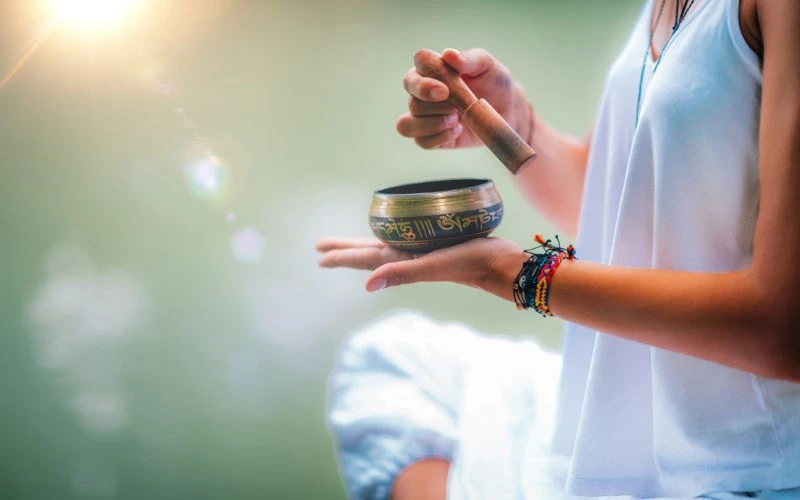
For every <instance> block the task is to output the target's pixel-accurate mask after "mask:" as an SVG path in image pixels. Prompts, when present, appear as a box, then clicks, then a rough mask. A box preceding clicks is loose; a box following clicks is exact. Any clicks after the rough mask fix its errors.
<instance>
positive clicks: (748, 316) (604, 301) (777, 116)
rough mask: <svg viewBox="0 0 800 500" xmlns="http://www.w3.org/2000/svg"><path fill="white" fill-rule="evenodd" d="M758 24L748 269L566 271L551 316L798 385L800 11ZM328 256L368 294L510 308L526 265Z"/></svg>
mask: <svg viewBox="0 0 800 500" xmlns="http://www.w3.org/2000/svg"><path fill="white" fill-rule="evenodd" d="M758 16H759V23H760V30H761V36H762V38H763V46H764V56H763V61H764V62H763V73H764V83H763V89H762V101H761V128H760V137H759V149H760V159H759V161H760V164H759V170H760V189H761V193H760V207H759V215H758V220H757V223H756V231H755V242H754V248H753V257H752V259H751V262H750V265H749V266H748V267H747V268H746V269H744V270H742V271H737V272H727V273H691V272H681V271H666V270H651V269H629V268H621V267H614V266H605V265H600V264H594V263H590V262H581V261H577V262H573V261H565V262H564V263H563V264H562V265H561V267H560V268H559V269H558V272H557V273H556V275H555V276H554V278H553V283H552V286H551V291H550V309H551V311H553V312H554V313H555V314H556V315H557V316H560V317H562V318H564V319H566V320H569V321H572V322H575V323H579V324H583V325H586V326H589V327H591V328H594V329H597V330H600V331H603V332H607V333H609V334H612V335H617V336H620V337H624V338H627V339H631V340H634V341H638V342H642V343H645V344H649V345H653V346H657V347H661V348H664V349H669V350H671V351H675V352H680V353H683V354H687V355H690V356H695V357H697V358H702V359H706V360H710V361H714V362H717V363H721V364H725V365H728V366H731V367H734V368H738V369H741V370H746V371H749V372H751V373H755V374H758V375H762V376H767V377H774V378H780V379H785V380H790V381H793V382H798V383H800V258H798V256H800V224H798V217H800V2H797V1H795V0H762V1H761V2H760V3H759V4H758ZM320 250H321V251H323V252H325V255H324V256H323V257H322V260H321V264H322V265H324V266H331V267H333V266H347V267H357V268H371V269H376V268H377V269H376V270H375V272H374V273H373V274H372V275H371V276H370V277H369V279H368V280H367V289H368V290H371V291H374V290H378V289H381V288H384V287H386V286H394V285H400V284H407V283H414V282H417V281H453V282H457V283H463V284H467V285H471V286H476V287H480V288H483V289H485V290H487V291H489V292H491V293H493V294H495V295H498V296H500V297H502V298H504V299H507V300H513V297H512V283H513V282H514V279H515V277H516V275H517V273H518V272H519V270H520V266H521V264H522V262H523V261H524V260H525V258H526V257H527V256H526V255H525V254H523V253H522V252H521V251H520V249H519V247H517V246H516V245H514V244H513V243H510V242H507V241H504V240H499V239H496V238H486V239H481V240H473V241H470V242H468V243H465V244H463V245H457V246H455V247H451V248H447V249H444V250H439V251H436V252H432V253H430V254H427V255H425V256H422V257H419V258H412V256H410V255H408V254H402V253H400V252H396V251H393V250H390V249H387V248H385V247H384V246H383V245H382V244H380V243H377V244H373V247H372V248H371V249H364V248H363V247H362V248H358V249H354V248H352V246H351V245H350V244H349V243H347V242H346V241H344V242H343V241H341V240H328V241H323V242H322V243H321V244H320ZM406 259H408V260H406ZM379 266H380V267H379Z"/></svg>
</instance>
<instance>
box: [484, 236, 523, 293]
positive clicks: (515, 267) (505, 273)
mask: <svg viewBox="0 0 800 500" xmlns="http://www.w3.org/2000/svg"><path fill="white" fill-rule="evenodd" d="M526 260H528V254H526V253H525V252H523V251H522V249H519V250H518V251H515V252H508V253H504V254H501V255H498V256H497V257H495V259H494V260H493V261H492V262H491V263H490V264H489V267H488V271H487V273H486V279H485V280H484V282H483V283H482V285H481V288H483V289H484V290H486V291H487V292H489V293H491V294H493V295H497V296H498V297H500V298H501V299H504V300H508V301H509V302H514V280H515V279H516V278H517V274H519V270H520V269H521V268H522V264H523V263H524V262H525V261H526Z"/></svg>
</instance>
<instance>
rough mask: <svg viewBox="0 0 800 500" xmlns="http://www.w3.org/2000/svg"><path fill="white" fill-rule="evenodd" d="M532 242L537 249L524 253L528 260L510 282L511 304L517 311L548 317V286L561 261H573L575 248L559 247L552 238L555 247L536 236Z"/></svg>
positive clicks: (550, 241) (557, 241)
mask: <svg viewBox="0 0 800 500" xmlns="http://www.w3.org/2000/svg"><path fill="white" fill-rule="evenodd" d="M534 240H535V241H536V242H537V243H539V246H537V247H534V248H531V249H528V250H525V253H527V254H528V255H529V256H530V257H529V258H528V259H527V260H526V261H525V262H524V263H523V264H522V269H521V270H520V272H519V274H518V275H517V278H516V279H515V280H514V302H516V304H517V309H520V310H524V309H533V310H534V311H536V312H537V313H539V314H541V315H542V316H552V315H553V313H552V312H550V285H551V284H552V282H553V276H554V275H555V273H556V270H558V266H560V265H561V262H562V261H564V260H575V259H576V258H577V257H576V256H575V248H574V247H573V246H572V245H568V246H567V247H566V248H563V247H562V246H561V241H560V240H559V239H558V235H556V244H553V241H552V240H545V239H544V238H542V235H540V234H537V235H536V236H535V237H534Z"/></svg>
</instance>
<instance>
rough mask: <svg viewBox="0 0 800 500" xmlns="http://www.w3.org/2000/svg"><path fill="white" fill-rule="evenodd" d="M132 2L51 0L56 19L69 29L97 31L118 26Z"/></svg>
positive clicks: (113, 0) (119, 0) (118, 0)
mask: <svg viewBox="0 0 800 500" xmlns="http://www.w3.org/2000/svg"><path fill="white" fill-rule="evenodd" d="M133 3H134V0H51V8H52V10H53V14H54V16H55V17H56V19H57V20H58V21H60V22H62V23H64V24H66V25H69V26H70V27H74V28H78V29H81V30H92V31H99V30H104V29H108V28H111V27H114V26H117V25H119V24H120V23H121V22H122V21H123V20H124V19H125V17H126V15H127V14H128V13H130V11H131V8H132V6H133Z"/></svg>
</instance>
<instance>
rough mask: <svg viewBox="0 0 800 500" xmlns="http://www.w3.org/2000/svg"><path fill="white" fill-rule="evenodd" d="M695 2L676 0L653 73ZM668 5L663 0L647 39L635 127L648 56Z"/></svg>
mask: <svg viewBox="0 0 800 500" xmlns="http://www.w3.org/2000/svg"><path fill="white" fill-rule="evenodd" d="M706 1H708V0H706ZM694 2H695V0H684V2H683V6H682V7H681V6H680V0H675V23H674V24H673V25H672V33H670V35H669V38H667V41H666V42H665V43H664V46H663V47H662V48H661V53H659V54H658V58H657V59H656V62H655V65H654V66H653V75H655V72H656V70H657V69H658V66H659V64H660V63H661V58H662V57H663V56H664V53H665V52H666V51H667V48H669V46H670V45H671V44H672V41H673V39H674V38H675V34H676V33H677V32H678V28H680V26H681V23H682V22H683V20H684V19H685V18H686V16H687V15H688V14H689V11H690V10H691V9H692V6H693V5H694ZM666 5H667V0H661V6H660V7H659V8H658V14H656V19H655V22H653V23H651V25H650V37H649V39H648V41H647V50H645V51H644V57H643V58H642V71H641V72H640V73H639V90H638V92H637V95H636V121H635V122H634V129H635V128H636V127H638V126H639V111H640V108H641V105H642V90H643V87H644V73H645V69H646V68H647V58H648V57H650V53H651V52H652V50H653V38H654V37H655V34H656V32H655V30H656V27H658V23H659V22H660V21H661V17H662V15H663V14H664V7H665V6H666Z"/></svg>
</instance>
